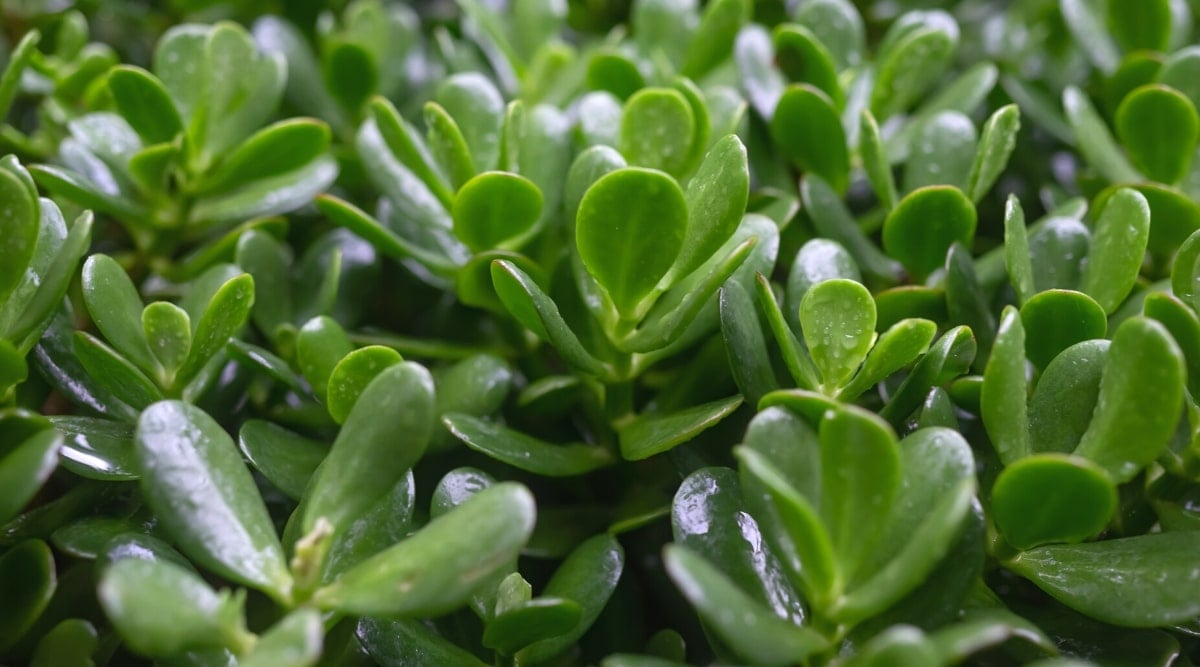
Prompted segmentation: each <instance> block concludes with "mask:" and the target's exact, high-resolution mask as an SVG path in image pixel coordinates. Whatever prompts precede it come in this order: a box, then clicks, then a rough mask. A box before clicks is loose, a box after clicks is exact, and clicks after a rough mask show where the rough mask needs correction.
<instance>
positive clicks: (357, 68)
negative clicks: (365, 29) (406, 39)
mask: <svg viewBox="0 0 1200 667" xmlns="http://www.w3.org/2000/svg"><path fill="white" fill-rule="evenodd" d="M322 56H323V57H322V58H321V73H322V75H323V77H322V78H323V79H324V82H325V87H326V88H327V89H328V90H329V94H330V96H332V97H333V99H335V100H337V101H338V103H339V104H341V105H342V107H343V108H344V109H346V110H348V111H350V112H351V113H352V114H356V113H357V112H358V110H359V109H361V108H362V106H363V104H364V103H365V102H366V101H367V98H368V97H370V96H371V93H373V92H375V90H376V89H377V88H378V86H379V71H378V69H379V68H378V66H377V65H376V63H375V59H374V58H373V57H372V56H373V54H372V53H370V52H369V51H367V49H365V48H363V47H362V46H361V45H359V44H354V43H350V42H334V43H333V44H331V45H330V46H329V47H328V48H327V49H326V50H325V52H324V53H323V54H322Z"/></svg>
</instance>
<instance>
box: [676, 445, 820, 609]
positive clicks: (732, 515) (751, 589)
mask: <svg viewBox="0 0 1200 667" xmlns="http://www.w3.org/2000/svg"><path fill="white" fill-rule="evenodd" d="M789 444H794V443H789ZM739 451H740V450H739ZM753 455H754V454H750V455H747V454H739V456H753ZM742 493H743V489H742V485H741V483H740V482H739V481H738V476H737V473H735V472H734V471H732V470H729V469H728V468H718V467H711V468H702V469H700V470H697V471H696V472H694V473H692V474H691V475H689V476H688V477H687V478H685V479H684V480H683V483H682V484H681V485H680V487H679V490H678V491H676V492H675V499H674V500H673V501H672V503H671V527H672V529H673V533H674V537H675V543H676V544H680V545H682V546H684V547H687V548H689V549H691V550H692V551H694V552H696V553H705V554H708V557H709V558H711V559H712V560H713V561H714V562H716V563H719V564H720V566H721V568H722V569H723V570H724V572H725V573H726V574H727V575H729V577H730V579H732V580H733V581H734V583H736V584H737V586H738V587H739V588H741V589H742V590H743V591H745V592H747V593H749V594H750V595H751V597H753V598H754V599H755V600H757V601H758V602H761V603H763V604H766V605H767V606H769V607H770V608H771V609H772V610H773V611H774V612H775V614H776V615H777V616H779V617H781V618H786V619H790V620H791V621H792V622H794V623H796V624H799V623H801V622H802V621H803V620H804V608H803V604H802V602H801V599H800V597H799V596H798V595H797V593H796V590H795V589H794V588H793V587H792V585H791V582H790V581H789V580H788V574H787V573H786V572H785V571H784V569H783V565H782V564H781V563H780V560H779V558H778V557H777V556H776V554H775V553H774V552H773V550H770V549H763V548H762V545H763V544H764V543H766V542H767V537H766V535H764V533H763V529H764V527H763V525H762V524H760V523H759V522H758V521H756V520H754V518H752V517H750V516H748V515H747V514H746V512H745V509H744V507H745V501H744V500H743V497H742Z"/></svg>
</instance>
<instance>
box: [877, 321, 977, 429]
mask: <svg viewBox="0 0 1200 667" xmlns="http://www.w3.org/2000/svg"><path fill="white" fill-rule="evenodd" d="M976 351H977V348H976V345H975V337H974V336H973V335H971V329H970V328H969V327H965V326H958V327H954V328H953V329H950V330H949V331H947V332H946V333H944V334H942V337H941V338H939V339H938V341H937V342H936V343H934V344H933V347H931V348H930V349H929V352H927V353H926V354H925V356H923V357H921V360H920V361H918V362H917V365H916V366H914V367H913V369H912V371H911V372H910V373H909V374H908V377H906V378H905V379H904V382H902V383H900V387H899V388H897V389H896V391H895V392H894V393H893V394H892V395H891V399H890V400H889V401H888V403H887V405H885V406H883V410H881V411H880V412H879V416H881V417H883V418H884V419H886V420H887V421H888V422H889V423H891V424H892V425H893V426H897V425H901V424H903V423H904V420H905V419H907V418H908V416H909V415H911V414H912V412H913V411H914V410H916V409H917V408H918V407H920V405H921V404H922V403H923V402H924V400H925V396H926V394H928V393H929V389H930V388H931V387H933V386H935V385H940V384H943V383H945V382H948V381H949V380H951V379H953V378H956V377H958V376H959V375H962V374H963V373H965V372H966V371H967V369H969V368H970V366H971V363H972V362H973V361H974V360H975V353H976ZM992 352H993V355H994V354H995V349H993V351H992Z"/></svg>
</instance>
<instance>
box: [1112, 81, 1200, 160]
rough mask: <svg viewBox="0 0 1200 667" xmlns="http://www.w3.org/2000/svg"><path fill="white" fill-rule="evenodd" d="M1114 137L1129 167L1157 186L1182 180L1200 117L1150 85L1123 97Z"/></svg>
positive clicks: (1170, 92) (1181, 99) (1176, 96)
mask: <svg viewBox="0 0 1200 667" xmlns="http://www.w3.org/2000/svg"><path fill="white" fill-rule="evenodd" d="M1116 129H1117V136H1118V137H1120V139H1121V143H1122V144H1123V145H1124V146H1125V148H1126V149H1127V150H1128V151H1129V157H1130V159H1131V160H1132V161H1133V164H1134V165H1135V166H1137V168H1138V169H1140V170H1141V171H1142V172H1143V173H1145V174H1146V175H1147V176H1149V177H1150V178H1152V179H1154V180H1156V181H1159V182H1161V183H1175V182H1176V181H1178V180H1180V179H1181V178H1183V177H1184V176H1185V175H1186V174H1187V171H1188V167H1189V166H1190V165H1191V162H1192V153H1193V152H1194V151H1195V149H1196V142H1197V140H1200V116H1197V114H1196V107H1194V106H1193V105H1192V102H1191V100H1189V99H1188V98H1187V97H1185V96H1184V95H1183V94H1182V93H1180V92H1179V91H1177V90H1174V89H1172V88H1169V87H1167V86H1163V85H1159V84H1150V85H1147V86H1142V87H1141V88H1138V89H1136V90H1134V91H1133V92H1131V93H1129V95H1126V96H1125V99H1124V100H1123V101H1122V102H1121V106H1120V107H1118V108H1117V114H1116Z"/></svg>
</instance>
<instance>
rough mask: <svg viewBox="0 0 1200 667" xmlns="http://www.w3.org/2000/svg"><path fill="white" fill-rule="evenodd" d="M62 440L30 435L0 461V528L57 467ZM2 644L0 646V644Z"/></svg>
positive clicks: (54, 433)
mask: <svg viewBox="0 0 1200 667" xmlns="http://www.w3.org/2000/svg"><path fill="white" fill-rule="evenodd" d="M62 443H63V439H62V436H61V435H59V434H58V432H57V431H54V430H53V429H46V430H43V431H41V432H39V433H35V434H32V435H30V436H29V437H28V438H25V439H24V441H22V442H21V443H19V444H17V445H16V449H14V450H12V451H9V452H6V453H5V454H4V457H3V458H0V488H2V489H4V494H3V495H2V496H0V524H3V523H8V521H9V520H10V519H12V518H13V517H15V516H17V514H19V513H20V512H21V509H22V508H23V507H25V505H26V503H28V502H29V501H30V500H31V499H32V498H33V497H34V495H36V494H37V492H38V490H39V489H41V488H42V485H43V484H44V483H45V482H46V480H47V479H49V478H50V475H51V473H53V472H54V469H55V468H56V467H58V452H59V448H60V447H62ZM2 643H3V642H0V644H2Z"/></svg>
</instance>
